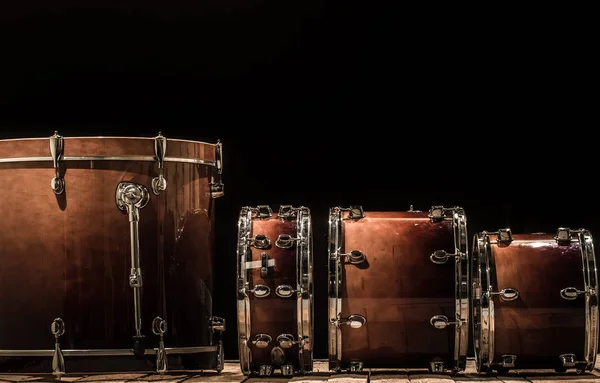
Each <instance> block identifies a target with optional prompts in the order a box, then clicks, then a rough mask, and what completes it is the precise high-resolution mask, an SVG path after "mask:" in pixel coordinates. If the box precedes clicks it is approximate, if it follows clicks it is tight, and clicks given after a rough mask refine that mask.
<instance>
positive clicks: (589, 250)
mask: <svg viewBox="0 0 600 383" xmlns="http://www.w3.org/2000/svg"><path fill="white" fill-rule="evenodd" d="M578 238H579V243H580V245H581V259H582V262H583V282H584V287H585V293H586V295H585V350H584V353H583V356H584V361H585V363H586V366H585V371H593V369H594V366H595V364H596V354H597V353H598V272H597V269H596V256H595V253H594V241H593V237H592V234H591V233H590V232H589V231H588V230H584V229H582V230H578Z"/></svg>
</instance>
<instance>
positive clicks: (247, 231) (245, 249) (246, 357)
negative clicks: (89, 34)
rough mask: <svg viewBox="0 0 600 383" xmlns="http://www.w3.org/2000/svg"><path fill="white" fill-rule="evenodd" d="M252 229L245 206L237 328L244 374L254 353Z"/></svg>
mask: <svg viewBox="0 0 600 383" xmlns="http://www.w3.org/2000/svg"><path fill="white" fill-rule="evenodd" d="M251 231H252V208H251V207H248V206H245V207H243V208H242V209H241V211H240V216H239V220H238V243H237V260H238V265H237V279H238V280H237V328H238V352H239V357H240V369H241V371H242V373H243V374H244V375H249V374H250V372H251V368H250V366H251V363H252V353H251V350H250V345H249V344H248V342H250V335H251V331H252V330H251V323H250V298H249V297H248V294H247V293H246V290H247V284H248V273H249V271H248V270H247V268H246V262H248V261H249V259H248V257H249V256H251V253H250V251H249V249H250V246H249V241H248V239H249V238H250V235H251Z"/></svg>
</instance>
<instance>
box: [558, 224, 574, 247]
mask: <svg viewBox="0 0 600 383" xmlns="http://www.w3.org/2000/svg"><path fill="white" fill-rule="evenodd" d="M554 239H555V240H556V242H558V244H559V245H568V244H570V243H571V239H572V236H571V229H569V228H566V227H559V228H558V230H557V231H556V236H555V237H554Z"/></svg>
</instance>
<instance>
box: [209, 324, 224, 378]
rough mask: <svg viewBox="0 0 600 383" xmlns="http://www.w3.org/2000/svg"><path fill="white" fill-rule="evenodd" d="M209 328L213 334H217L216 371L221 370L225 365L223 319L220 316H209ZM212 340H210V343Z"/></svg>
mask: <svg viewBox="0 0 600 383" xmlns="http://www.w3.org/2000/svg"><path fill="white" fill-rule="evenodd" d="M208 322H209V325H208V326H209V328H210V330H211V332H212V333H213V334H217V335H216V338H217V341H216V343H217V352H216V357H217V360H216V370H217V372H221V371H223V368H224V367H225V361H224V354H223V331H225V319H223V318H221V317H210V318H208ZM213 343H214V340H212V341H211V345H212V344H213Z"/></svg>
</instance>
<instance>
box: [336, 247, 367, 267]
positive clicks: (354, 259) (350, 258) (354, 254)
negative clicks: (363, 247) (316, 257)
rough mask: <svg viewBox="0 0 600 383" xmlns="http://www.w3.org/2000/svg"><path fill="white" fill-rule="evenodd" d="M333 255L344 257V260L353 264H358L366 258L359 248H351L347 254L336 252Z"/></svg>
mask: <svg viewBox="0 0 600 383" xmlns="http://www.w3.org/2000/svg"><path fill="white" fill-rule="evenodd" d="M335 256H336V257H338V258H345V259H346V262H348V263H350V264H353V265H359V264H361V263H363V262H364V261H365V260H366V259H367V258H366V256H365V254H364V253H363V252H362V251H360V250H352V251H351V252H349V253H348V254H337V252H336V254H335Z"/></svg>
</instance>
